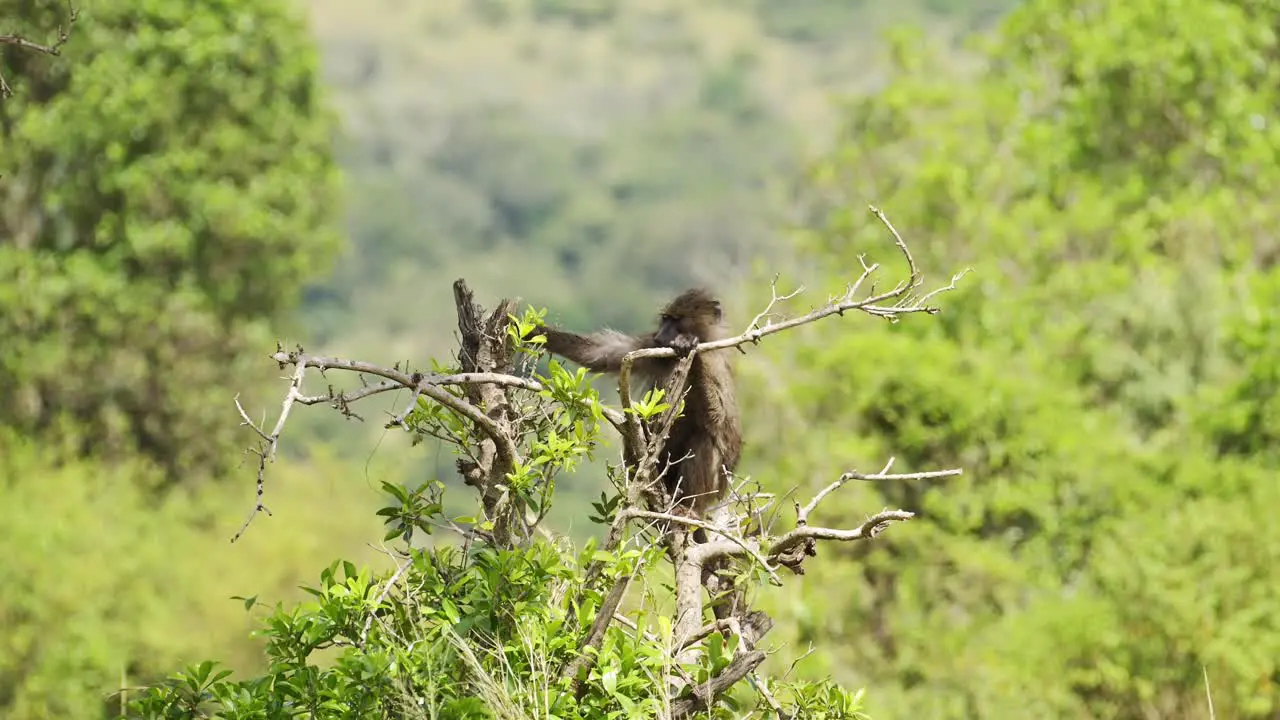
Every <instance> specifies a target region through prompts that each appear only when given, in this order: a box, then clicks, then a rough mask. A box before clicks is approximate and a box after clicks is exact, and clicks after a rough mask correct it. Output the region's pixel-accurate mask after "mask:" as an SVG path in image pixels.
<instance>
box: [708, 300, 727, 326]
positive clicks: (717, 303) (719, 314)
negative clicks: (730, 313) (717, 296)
mask: <svg viewBox="0 0 1280 720" xmlns="http://www.w3.org/2000/svg"><path fill="white" fill-rule="evenodd" d="M711 307H713V308H715V311H716V322H720V320H721V319H722V318H723V317H724V314H723V313H722V312H721V311H720V301H719V300H713V301H712V302H711Z"/></svg>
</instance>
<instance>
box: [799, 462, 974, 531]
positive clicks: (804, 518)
mask: <svg viewBox="0 0 1280 720" xmlns="http://www.w3.org/2000/svg"><path fill="white" fill-rule="evenodd" d="M895 459H896V458H892V457H891V458H889V462H888V463H886V464H885V466H884V469H883V470H881V471H880V472H878V473H875V474H873V475H867V474H864V473H860V472H858V471H856V470H853V471H850V472H847V473H845V474H843V475H841V476H840V479H838V480H836V481H835V482H833V483H831V484H830V485H828V486H826V487H825V488H823V489H822V490H821V492H819V493H818V494H817V495H814V496H813V499H812V500H810V501H809V503H808V504H807V505H805V506H804V507H802V508H800V509H799V510H798V511H797V512H796V522H797V523H799V524H800V525H804V524H806V523H807V522H808V521H809V514H810V513H812V512H813V510H814V508H816V507H817V506H818V503H820V502H822V501H823V500H824V499H825V498H826V497H827V496H828V495H830V494H831V493H833V492H835V491H836V490H839V489H840V488H841V487H842V486H844V484H845V483H847V482H849V481H850V480H867V481H874V480H932V479H936V478H944V477H955V476H957V475H962V474H964V471H963V470H962V469H960V468H952V469H950V470H934V471H929V472H918V473H902V474H898V475H888V474H886V473H888V472H889V468H890V467H892V466H893V462H894V460H895Z"/></svg>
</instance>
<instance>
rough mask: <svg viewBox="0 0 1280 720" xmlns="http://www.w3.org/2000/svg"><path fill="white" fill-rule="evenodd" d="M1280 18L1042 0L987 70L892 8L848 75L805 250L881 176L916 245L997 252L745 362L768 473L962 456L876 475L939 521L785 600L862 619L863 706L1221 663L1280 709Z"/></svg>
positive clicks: (897, 217) (810, 611) (963, 704)
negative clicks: (860, 78) (879, 60)
mask: <svg viewBox="0 0 1280 720" xmlns="http://www.w3.org/2000/svg"><path fill="white" fill-rule="evenodd" d="M1276 27H1280V6H1278V5H1277V4H1276V3H1274V2H1267V1H1262V0H1256V1H1252V2H1237V1H1235V0H1214V1H1210V2H1190V1H1185V0H1140V1H1139V2H1130V3H1110V2H1095V1H1091V0H1040V1H1038V2H1032V3H1029V4H1028V5H1026V6H1025V7H1023V8H1021V9H1019V10H1018V11H1016V12H1014V13H1013V14H1012V15H1011V16H1010V17H1009V18H1008V19H1007V21H1006V22H1005V24H1004V25H1003V27H1002V28H1001V30H1000V32H999V33H998V34H997V36H995V37H994V38H992V40H991V41H990V42H989V43H987V44H985V46H984V47H983V48H981V49H982V51H983V55H982V57H981V58H980V59H981V62H980V63H979V64H978V65H977V67H976V68H974V70H975V72H973V73H965V72H963V71H957V70H955V69H953V68H949V67H947V65H948V64H951V61H950V59H948V58H939V57H936V56H932V55H930V54H927V53H924V52H922V51H921V50H920V48H921V47H923V43H922V42H920V39H919V37H918V36H916V35H904V36H901V37H899V38H898V39H897V42H896V45H895V47H894V53H895V62H896V63H897V66H898V76H897V77H895V78H894V80H893V82H892V83H890V84H889V85H888V86H886V89H885V90H884V91H883V92H881V93H878V94H876V95H874V96H870V97H867V98H862V99H858V100H856V101H853V102H851V103H850V105H849V109H848V116H847V125H846V132H845V134H844V139H843V141H842V142H841V144H840V145H839V146H838V147H837V148H836V149H835V150H834V151H833V152H832V153H831V154H830V156H829V157H827V158H826V159H824V160H823V161H822V162H820V163H817V164H816V165H815V167H814V169H813V173H812V174H811V176H810V177H809V178H808V185H807V187H806V191H805V199H806V200H808V201H809V202H811V203H812V210H813V215H812V217H813V218H815V219H817V227H816V228H815V229H814V230H813V231H812V232H809V233H806V235H805V238H804V240H803V244H804V246H805V248H806V249H807V251H808V253H809V255H808V257H809V258H810V259H811V260H813V261H816V262H817V263H821V265H822V266H824V267H832V268H842V267H848V266H851V265H854V266H856V263H857V262H858V259H857V257H858V255H859V254H862V253H868V254H869V257H868V260H869V261H872V260H881V259H882V257H881V255H882V254H884V255H887V254H888V253H889V252H890V249H889V248H888V247H887V244H886V239H885V235H884V233H885V230H884V228H883V227H881V226H879V225H878V224H876V223H874V220H873V218H870V217H869V216H868V215H867V214H866V211H865V207H866V204H867V203H869V202H873V203H875V204H877V205H879V206H881V207H883V208H885V210H886V211H887V212H888V213H889V215H890V217H891V218H892V219H893V221H894V222H895V224H896V225H897V226H898V227H899V228H900V229H901V230H902V231H903V232H904V234H906V236H907V239H908V241H909V242H910V241H914V242H915V244H916V246H918V247H919V248H920V250H919V252H918V253H917V259H918V260H919V261H920V262H921V264H922V265H923V266H925V267H926V268H927V270H928V271H930V272H947V271H950V270H952V269H953V268H955V267H956V265H957V264H962V263H963V264H971V265H973V266H974V267H975V269H976V271H977V272H976V274H975V275H972V276H970V277H969V278H967V279H966V280H965V281H964V282H963V283H962V289H961V290H960V291H959V292H958V293H956V294H954V295H950V296H948V301H947V303H946V313H945V314H944V316H943V320H942V322H939V323H912V322H906V323H903V324H901V325H899V326H893V327H873V328H869V329H868V330H867V332H866V333H864V334H862V335H861V336H860V337H859V338H858V342H856V343H854V342H844V341H842V342H831V341H829V340H826V339H825V338H818V337H816V336H812V337H813V339H812V345H811V347H809V348H808V349H804V348H792V349H782V348H778V349H775V350H773V351H771V352H770V353H769V356H768V357H767V358H765V359H762V360H761V361H760V364H759V365H758V366H757V367H756V370H755V371H756V373H757V376H756V379H757V381H756V382H752V378H751V377H750V376H748V378H747V380H746V382H745V383H744V384H745V386H746V387H747V388H768V389H769V392H768V395H767V396H762V395H760V394H756V395H755V397H754V399H753V398H752V397H751V394H752V392H751V391H749V392H748V397H746V398H744V402H745V403H747V407H748V408H755V410H754V412H753V411H752V410H748V412H749V413H752V414H751V416H752V417H756V418H757V421H756V423H755V424H754V427H755V428H756V431H757V432H759V433H761V436H760V437H758V438H756V442H755V443H750V444H749V447H755V448H757V452H758V453H760V455H762V456H763V455H767V456H768V464H769V466H770V467H769V469H765V468H762V467H761V465H760V464H755V463H751V462H750V460H751V459H750V458H748V459H747V460H744V463H743V465H744V466H753V465H754V466H753V467H752V472H753V473H754V474H756V475H757V476H762V475H763V474H764V473H766V472H768V473H770V474H773V472H774V471H773V468H776V474H777V476H778V477H780V478H788V479H790V478H799V479H800V480H801V481H802V482H804V481H807V480H808V478H811V477H824V476H826V475H828V474H829V473H831V472H836V471H839V470H841V469H846V468H847V467H848V466H854V467H859V468H863V467H867V466H869V465H872V464H875V463H877V462H883V459H882V458H883V456H884V455H886V454H895V455H898V456H899V458H900V462H907V463H910V465H911V467H913V468H916V467H919V466H920V465H922V464H927V463H932V462H941V463H944V464H951V463H953V462H956V463H959V464H961V465H963V466H964V467H965V469H966V473H967V474H966V476H965V478H964V479H963V481H961V482H947V483H946V484H945V489H946V492H945V495H944V494H943V493H941V492H939V491H937V490H935V489H934V488H933V487H932V486H929V485H924V484H913V485H910V486H908V487H884V488H868V489H867V490H866V492H868V493H874V494H875V495H877V496H878V497H881V498H884V501H885V502H886V503H889V504H896V503H897V502H902V503H904V504H905V506H906V507H908V508H909V509H913V510H919V511H920V512H921V513H922V518H925V522H924V523H921V524H919V525H916V526H915V527H913V528H912V532H910V533H909V534H904V535H909V537H898V538H895V540H894V542H892V543H889V544H885V545H881V546H867V547H866V548H859V549H857V552H856V553H850V557H849V561H850V563H851V564H852V565H853V567H856V568H857V569H856V571H854V570H852V569H851V568H850V567H836V566H826V565H824V566H823V567H822V569H821V570H820V571H816V572H815V575H814V577H813V578H812V580H813V581H814V586H813V587H811V588H810V589H809V591H808V592H807V593H806V596H805V597H804V598H803V600H802V601H800V602H798V603H796V606H795V607H794V608H792V609H790V610H789V612H790V613H791V615H792V617H793V619H794V620H795V622H796V627H797V633H798V636H799V638H800V639H803V638H804V637H805V634H806V633H808V634H815V633H825V634H830V633H836V634H840V635H842V636H843V637H845V638H847V640H848V644H847V650H846V651H845V652H842V653H839V654H836V655H834V656H833V657H831V658H830V659H829V660H830V662H831V667H832V669H833V671H835V672H837V674H840V673H848V674H849V675H851V676H852V678H850V679H853V680H854V681H856V682H866V683H867V684H868V685H869V686H870V687H873V688H875V689H876V693H875V694H874V702H875V703H876V704H875V705H874V706H872V707H871V708H870V712H871V713H872V714H873V715H874V714H875V713H876V712H877V711H879V712H881V713H884V714H888V715H894V716H898V715H901V716H924V717H934V718H962V717H1044V718H1053V717H1062V718H1067V717H1095V718H1133V717H1162V718H1200V717H1205V716H1206V715H1207V707H1206V700H1205V688H1204V681H1205V674H1207V675H1208V679H1209V683H1210V685H1211V689H1212V692H1213V701H1214V704H1215V706H1216V711H1217V713H1218V715H1219V716H1230V717H1235V718H1258V719H1261V718H1270V717H1274V714H1275V712H1276V710H1277V708H1280V620H1277V618H1276V614H1275V613H1274V602H1273V601H1272V600H1270V599H1268V590H1267V589H1266V588H1267V584H1268V582H1269V581H1268V580H1267V578H1268V576H1269V574H1270V572H1271V571H1270V570H1269V568H1271V567H1274V563H1275V559H1276V557H1277V554H1278V553H1280V533H1277V531H1276V529H1275V524H1274V523H1270V522H1268V521H1267V520H1266V519H1265V512H1266V511H1265V508H1269V507H1272V506H1273V505H1274V502H1275V500H1276V498H1275V495H1276V491H1275V484H1274V482H1273V481H1272V480H1271V479H1270V478H1273V477H1274V467H1275V466H1274V458H1275V453H1274V450H1272V449H1271V448H1272V446H1273V444H1274V443H1272V442H1270V441H1269V440H1270V438H1272V437H1273V436H1274V429H1273V428H1272V426H1271V423H1270V422H1269V418H1272V417H1274V416H1275V409H1274V407H1272V406H1273V405H1274V399H1273V398H1272V397H1271V395H1272V394H1271V393H1270V392H1269V390H1268V389H1269V388H1271V387H1272V386H1274V385H1275V368H1276V367H1277V366H1280V346H1277V344H1276V342H1275V341H1274V340H1273V339H1269V338H1271V337H1272V336H1274V335H1275V333H1274V332H1272V331H1273V330H1274V327H1273V325H1274V322H1273V321H1270V320H1268V319H1267V317H1268V315H1267V313H1266V311H1265V310H1264V309H1265V308H1269V307H1271V306H1272V304H1273V303H1272V298H1274V297H1275V296H1276V293H1275V287H1276V283H1275V279H1274V275H1275V270H1274V269H1273V267H1272V266H1273V265H1274V263H1275V257H1276V251H1277V248H1280V245H1278V244H1277V236H1276V234H1275V232H1274V228H1275V227H1276V225H1277V223H1280V205H1277V204H1276V203H1275V201H1274V198H1275V197H1276V196H1277V190H1278V189H1280V162H1278V161H1280V125H1278V124H1277V123H1275V122H1274V114H1275V108H1276V107H1280V64H1277V63H1276V62H1275V58H1276V54H1277V48H1278V47H1280V45H1278V44H1277V37H1276V34H1275V32H1274V28H1276ZM877 247H885V248H886V250H885V252H884V253H880V252H879V251H877V250H875V249H874V248H877ZM832 274H833V275H834V274H835V272H833V273H832ZM904 346H905V347H904ZM895 348H896V350H895ZM905 348H911V349H913V352H914V355H915V362H913V363H902V362H891V361H888V359H887V358H888V357H889V355H888V354H893V355H895V356H898V357H901V356H904V355H906V354H907V353H906V349H905ZM779 368H787V369H788V370H791V369H795V370H794V379H790V380H788V379H786V378H788V373H785V372H779V370H778V369H779ZM833 377H834V378H837V379H839V378H843V380H836V381H833V380H832V378H833ZM778 378H784V379H783V380H779V379H778ZM766 379H767V382H766ZM756 392H758V391H756ZM766 397H767V402H768V403H769V405H770V406H771V407H777V406H786V410H785V412H777V411H775V412H774V414H773V417H775V418H777V420H776V421H772V422H762V421H761V420H759V418H761V417H764V413H763V412H761V411H760V410H759V405H758V403H761V402H765V401H766V399H765V398H766ZM747 427H748V428H752V427H753V424H752V423H748V424H747ZM750 439H751V438H749V440H750ZM810 447H812V448H813V449H814V451H812V452H809V451H806V448H810ZM775 448H777V449H778V450H776V451H775V450H774V449H775ZM818 448H821V449H822V452H817V451H816V450H817V449H818ZM784 455H785V456H784ZM762 459H763V458H762ZM1235 528H1250V529H1249V530H1248V531H1243V532H1237V531H1236V530H1235ZM818 573H821V574H820V575H819V574H818ZM850 576H853V579H843V580H837V579H838V578H849V577H850ZM837 581H839V582H842V583H843V586H842V590H843V591H842V592H839V593H833V592H832V591H831V587H830V583H833V582H837Z"/></svg>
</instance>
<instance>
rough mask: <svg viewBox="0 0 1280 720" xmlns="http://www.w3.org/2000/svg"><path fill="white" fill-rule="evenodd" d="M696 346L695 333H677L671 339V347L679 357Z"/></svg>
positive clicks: (696, 337) (696, 338)
mask: <svg viewBox="0 0 1280 720" xmlns="http://www.w3.org/2000/svg"><path fill="white" fill-rule="evenodd" d="M696 347H698V336H697V335H677V336H675V337H674V338H672V339H671V349H672V350H675V351H676V354H677V355H679V356H680V357H684V356H686V355H688V354H689V353H691V352H693V349H694V348H696Z"/></svg>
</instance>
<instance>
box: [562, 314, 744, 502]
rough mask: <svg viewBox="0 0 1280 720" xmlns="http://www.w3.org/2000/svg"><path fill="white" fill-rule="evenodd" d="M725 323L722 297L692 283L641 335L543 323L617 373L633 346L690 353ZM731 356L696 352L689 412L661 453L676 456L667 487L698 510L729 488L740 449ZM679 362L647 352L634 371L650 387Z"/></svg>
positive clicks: (594, 366) (578, 356) (581, 355)
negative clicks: (728, 475) (583, 331)
mask: <svg viewBox="0 0 1280 720" xmlns="http://www.w3.org/2000/svg"><path fill="white" fill-rule="evenodd" d="M720 323H721V313H720V303H719V301H717V300H716V299H715V297H713V296H712V295H711V294H710V293H708V292H707V291H705V290H701V289H693V290H687V291H685V292H683V293H681V294H680V295H679V296H678V297H676V298H675V299H674V300H672V301H671V302H670V303H668V304H667V306H666V307H665V308H663V310H662V313H661V315H660V317H659V324H658V329H657V330H656V331H654V332H651V333H646V334H644V335H627V334H625V333H621V332H618V331H616V330H609V329H604V330H600V331H598V332H595V333H592V334H590V335H578V334H576V333H571V332H568V331H565V330H561V329H558V328H554V327H542V328H540V331H541V332H542V333H543V334H545V335H546V338H547V343H546V348H547V350H549V351H550V352H552V353H555V354H556V355H560V356H561V357H564V358H567V359H569V360H572V361H574V362H576V363H578V364H579V365H583V366H585V367H587V368H589V369H591V370H594V371H596V372H609V373H616V372H618V371H619V370H621V368H622V357H623V356H624V355H626V354H627V353H629V352H631V351H632V350H639V349H642V348H652V347H670V348H674V349H675V350H676V352H678V353H680V354H681V355H688V354H689V352H691V351H692V350H693V348H694V347H696V346H697V345H698V343H700V342H707V341H710V340H716V339H719V338H720V337H722V333H721V326H720ZM730 357H731V354H730V352H729V351H727V350H713V351H710V352H706V353H698V355H696V356H695V357H694V359H693V366H692V367H691V368H690V369H689V380H688V392H687V393H686V395H685V406H684V413H683V415H681V416H680V417H679V418H677V419H676V421H675V423H674V424H673V425H672V427H671V435H670V436H669V437H668V439H667V444H666V447H664V448H663V451H662V455H661V456H660V457H659V458H658V463H659V465H658V467H659V471H661V469H662V468H666V467H667V464H668V463H669V462H671V463H674V464H672V465H671V467H670V469H668V470H667V471H666V473H665V475H664V476H663V478H664V481H665V483H666V486H667V491H668V492H670V493H671V494H672V496H673V497H674V498H676V499H677V500H678V501H681V504H683V505H686V506H689V505H691V506H692V508H693V510H694V511H695V512H696V513H697V514H698V515H702V514H703V513H704V512H705V511H706V509H707V508H708V507H710V506H711V505H713V504H715V502H716V501H718V500H719V499H720V498H722V497H723V496H724V493H725V490H726V488H727V478H726V476H725V471H726V470H728V471H729V472H732V471H733V469H734V468H735V467H736V466H737V464H738V458H739V456H740V455H741V453H742V428H741V426H740V424H739V418H738V404H737V401H736V400H735V398H734V389H733V368H732V366H731V365H730V363H729V359H730ZM676 363H677V359H676V358H643V359H640V360H637V361H636V362H635V364H634V365H633V366H632V372H633V373H634V374H636V375H637V376H639V377H641V378H642V379H643V380H644V382H645V389H646V390H647V389H649V388H652V387H661V386H662V385H664V384H665V383H666V381H667V378H668V377H669V376H670V375H671V371H672V370H673V369H674V368H675V365H676ZM686 455H688V456H689V457H685V456H686ZM682 458H683V459H682Z"/></svg>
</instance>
